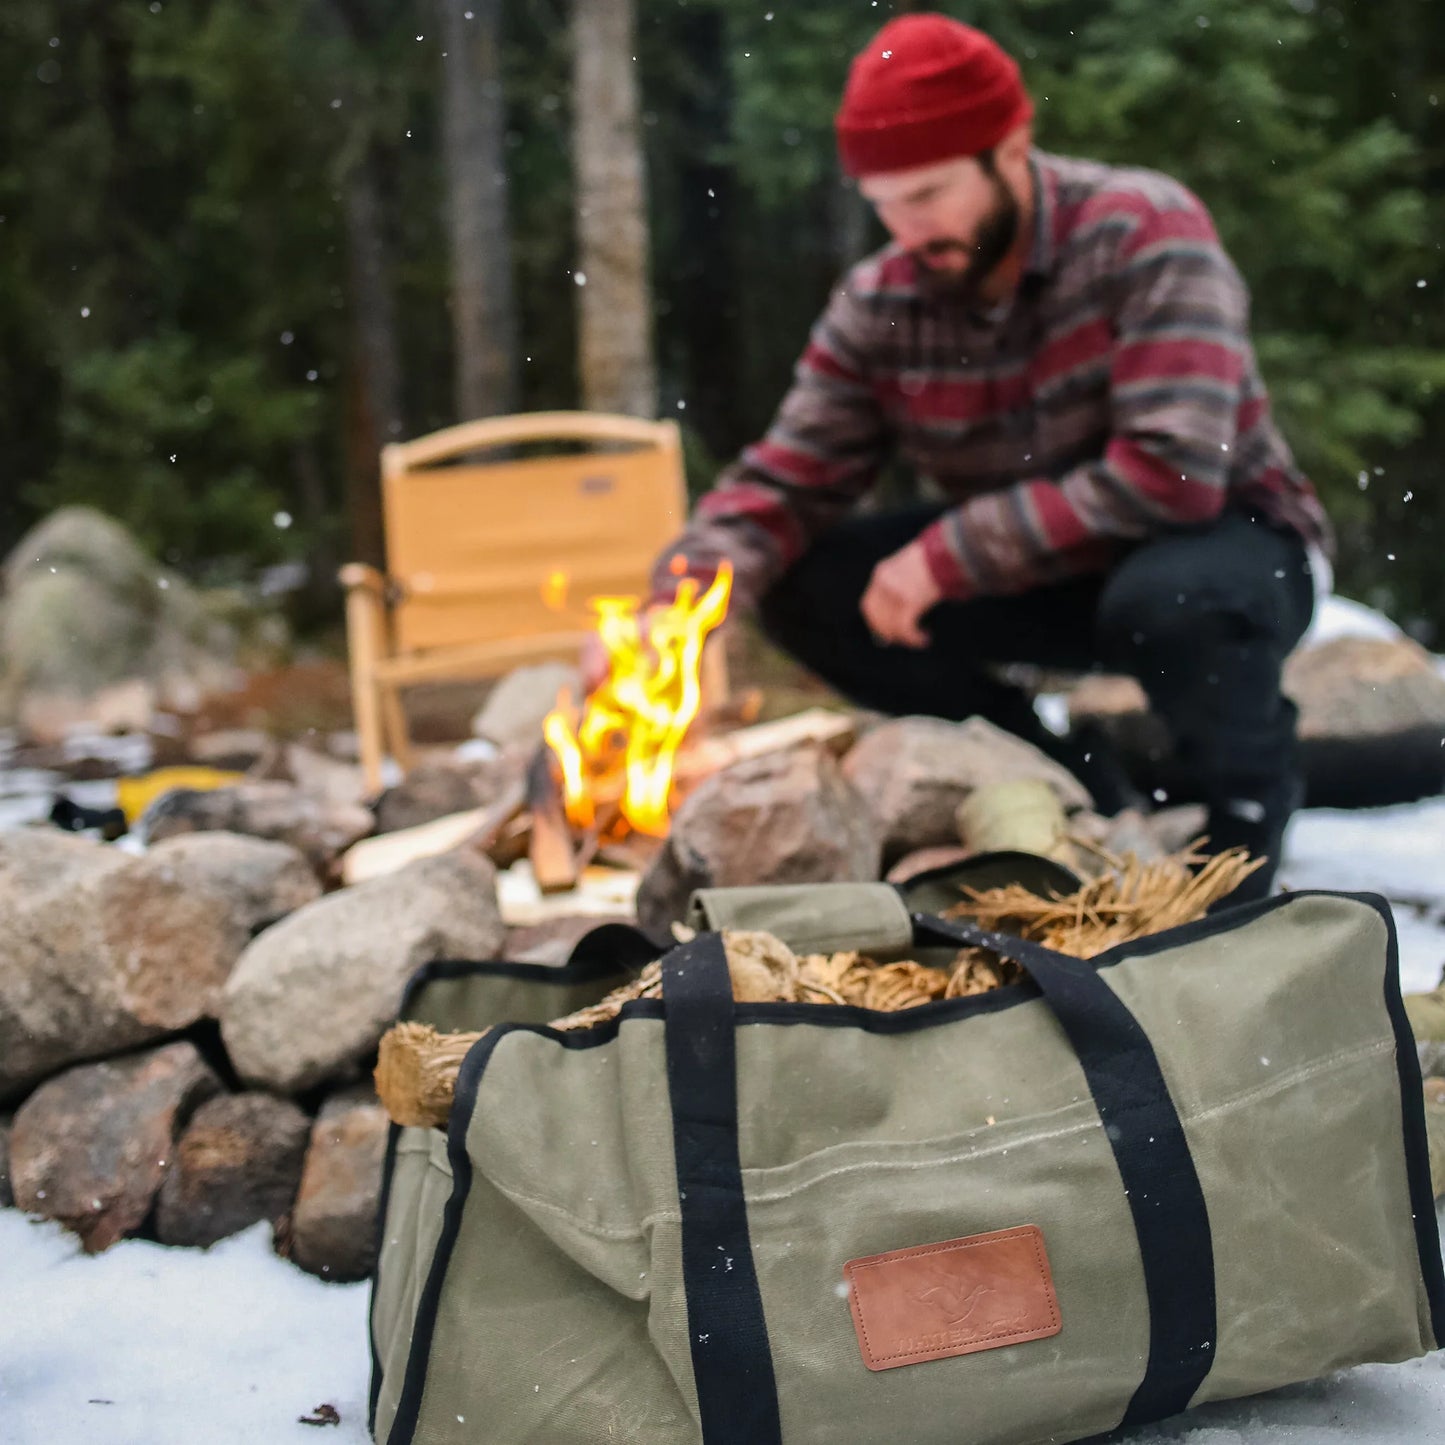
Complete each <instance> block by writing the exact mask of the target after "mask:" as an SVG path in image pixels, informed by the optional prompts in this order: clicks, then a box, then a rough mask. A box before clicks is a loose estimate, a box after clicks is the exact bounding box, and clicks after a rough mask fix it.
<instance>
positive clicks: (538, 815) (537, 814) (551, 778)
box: [527, 745, 595, 893]
mask: <svg viewBox="0 0 1445 1445" xmlns="http://www.w3.org/2000/svg"><path fill="white" fill-rule="evenodd" d="M527 806H528V808H529V809H530V810H531V813H532V838H531V842H530V843H529V844H528V845H527V856H528V857H529V858H530V859H531V862H532V876H533V877H534V878H535V879H536V880H537V887H538V888H540V889H541V890H542V892H543V893H565V892H567V891H569V890H570V889H573V888H575V887H576V886H577V879H578V877H579V876H580V875H581V872H582V869H581V866H580V864H579V861H578V856H577V846H576V843H575V842H574V841H573V837H572V825H571V824H570V823H569V822H568V821H567V809H566V805H565V803H564V802H563V799H562V787H561V783H560V782H559V780H558V778H557V773H556V769H555V764H554V762H553V759H552V753H551V750H550V749H548V748H547V747H546V746H545V745H543V746H542V747H540V748H538V749H537V752H536V754H535V756H534V757H533V758H532V761H531V763H530V765H529V766H528V768H527ZM594 848H595V843H594Z"/></svg>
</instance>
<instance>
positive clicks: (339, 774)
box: [281, 743, 368, 808]
mask: <svg viewBox="0 0 1445 1445" xmlns="http://www.w3.org/2000/svg"><path fill="white" fill-rule="evenodd" d="M281 766H282V767H283V768H284V769H285V771H286V773H287V775H288V776H289V777H290V780H291V781H292V782H293V783H295V784H296V786H297V787H298V788H300V789H301V791H302V792H303V793H305V794H306V795H307V796H308V797H311V798H315V799H316V800H317V801H318V802H320V803H322V804H323V805H325V806H326V807H330V808H353V807H361V806H363V805H364V804H365V802H366V797H367V793H368V789H367V786H366V776H365V774H364V773H363V772H362V771H361V767H360V765H359V764H358V763H348V762H343V761H342V760H341V759H340V758H333V757H332V756H330V754H328V753H324V752H322V751H320V750H319V749H318V748H309V747H306V746H305V745H304V744H303V743H287V744H286V745H285V747H284V748H282V750H281Z"/></svg>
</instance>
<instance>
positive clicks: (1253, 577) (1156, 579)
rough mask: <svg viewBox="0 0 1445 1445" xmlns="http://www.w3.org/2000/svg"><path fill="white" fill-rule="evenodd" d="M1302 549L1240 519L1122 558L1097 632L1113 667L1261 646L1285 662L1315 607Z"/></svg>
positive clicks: (1103, 602) (1150, 545)
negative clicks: (1140, 658)
mask: <svg viewBox="0 0 1445 1445" xmlns="http://www.w3.org/2000/svg"><path fill="white" fill-rule="evenodd" d="M1311 605H1312V602H1311V595H1310V584H1309V573H1308V564H1307V562H1306V560H1305V557H1304V549H1303V547H1302V546H1301V545H1300V544H1299V543H1298V542H1296V541H1295V540H1294V539H1292V538H1285V537H1282V536H1280V535H1279V534H1278V533H1272V532H1271V533H1263V532H1260V531H1258V530H1256V528H1255V526H1254V524H1251V523H1249V522H1246V521H1245V520H1244V519H1242V518H1236V519H1226V520H1225V521H1223V522H1221V523H1220V524H1219V525H1218V526H1217V527H1216V528H1214V529H1211V530H1210V531H1208V532H1204V533H1201V534H1195V535H1191V536H1185V537H1168V538H1161V539H1159V540H1158V541H1155V542H1151V543H1146V544H1144V545H1143V546H1141V547H1140V548H1138V549H1137V550H1136V551H1135V552H1133V553H1131V554H1130V556H1128V557H1127V558H1125V559H1124V561H1123V562H1122V563H1121V564H1120V565H1119V567H1118V568H1117V569H1116V571H1115V572H1114V574H1113V576H1111V577H1110V579H1109V581H1108V582H1107V584H1106V585H1105V587H1104V590H1103V592H1102V594H1101V596H1100V599H1099V608H1098V612H1097V614H1096V616H1095V631H1096V635H1097V637H1098V641H1099V647H1100V651H1101V653H1102V654H1103V656H1104V658H1105V660H1106V661H1111V662H1113V663H1114V664H1116V665H1117V664H1118V663H1119V662H1120V661H1121V660H1122V659H1127V658H1129V657H1130V656H1134V655H1137V654H1138V653H1139V652H1140V651H1141V650H1142V651H1144V652H1147V653H1149V654H1156V655H1157V654H1159V653H1161V652H1163V653H1165V654H1169V655H1178V656H1181V657H1185V658H1187V657H1188V656H1189V655H1190V654H1191V653H1197V650H1198V649H1199V648H1203V647H1210V646H1217V645H1219V644H1228V643H1246V644H1254V645H1257V646H1260V647H1263V648H1265V649H1266V650H1268V651H1270V652H1273V653H1274V654H1276V655H1277V656H1278V657H1280V658H1283V656H1284V655H1285V654H1286V653H1287V652H1288V651H1289V649H1290V648H1291V647H1293V646H1294V644H1295V642H1297V641H1298V639H1299V637H1300V635H1301V634H1302V632H1303V631H1304V628H1305V627H1306V626H1307V625H1308V622H1309V613H1310V609H1311Z"/></svg>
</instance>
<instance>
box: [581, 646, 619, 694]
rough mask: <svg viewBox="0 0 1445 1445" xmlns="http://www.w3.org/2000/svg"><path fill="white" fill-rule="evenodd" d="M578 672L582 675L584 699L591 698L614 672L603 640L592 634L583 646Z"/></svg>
mask: <svg viewBox="0 0 1445 1445" xmlns="http://www.w3.org/2000/svg"><path fill="white" fill-rule="evenodd" d="M577 670H578V671H579V672H580V673H581V674H582V697H583V698H584V699H585V698H589V697H591V696H592V694H593V693H594V692H596V691H597V689H598V688H599V687H601V686H602V684H603V683H604V682H606V681H607V674H608V673H609V672H610V671H611V670H612V664H611V661H610V659H609V658H608V656H607V648H606V646H605V645H604V643H603V641H602V639H601V638H600V637H599V636H598V635H597V634H596V633H595V632H593V633H591V634H590V635H589V636H588V638H587V640H586V641H585V642H584V643H583V644H582V654H581V656H580V657H579V658H578V660H577Z"/></svg>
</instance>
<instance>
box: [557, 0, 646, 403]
mask: <svg viewBox="0 0 1445 1445" xmlns="http://www.w3.org/2000/svg"><path fill="white" fill-rule="evenodd" d="M633 31H634V24H633V0H573V11H572V41H573V61H572V65H573V70H572V74H573V88H572V127H573V129H572V135H573V140H572V154H573V158H574V163H575V166H576V173H577V182H576V197H577V276H576V280H577V284H578V289H579V292H580V296H579V312H578V331H579V352H580V358H579V359H580V368H579V369H580V371H581V378H582V400H583V405H584V406H586V407H588V408H589V409H590V410H593V411H613V412H624V413H626V414H628V415H631V416H643V417H650V416H653V415H655V413H656V409H657V367H656V363H655V361H654V359H653V345H652V291H651V286H650V284H649V279H648V237H647V194H646V177H645V173H644V171H645V168H644V165H643V158H642V139H641V125H640V121H639V115H638V100H637V79H636V63H635V60H634V56H635V54H636V46H635V43H634V39H633Z"/></svg>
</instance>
